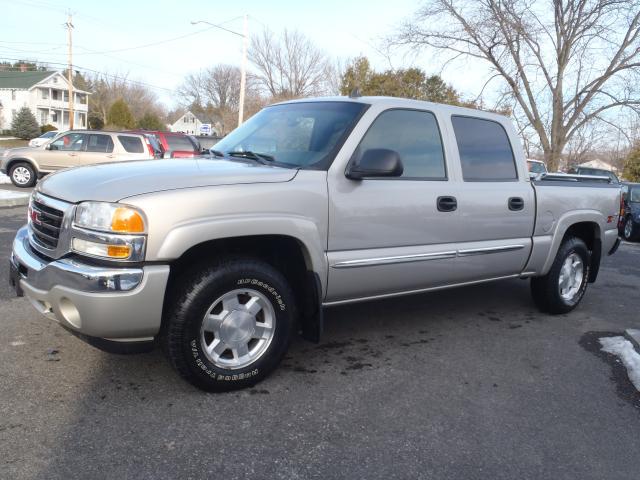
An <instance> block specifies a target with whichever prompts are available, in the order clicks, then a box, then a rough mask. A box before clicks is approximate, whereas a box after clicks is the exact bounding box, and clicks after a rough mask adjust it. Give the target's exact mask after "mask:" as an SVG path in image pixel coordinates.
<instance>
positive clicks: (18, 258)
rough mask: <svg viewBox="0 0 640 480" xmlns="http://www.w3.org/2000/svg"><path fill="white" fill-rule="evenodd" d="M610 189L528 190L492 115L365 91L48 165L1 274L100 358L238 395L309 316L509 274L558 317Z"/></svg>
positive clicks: (601, 238)
mask: <svg viewBox="0 0 640 480" xmlns="http://www.w3.org/2000/svg"><path fill="white" fill-rule="evenodd" d="M619 209H620V187H619V186H618V185H612V184H610V182H609V181H608V179H599V178H598V177H588V178H581V177H579V176H575V177H574V176H569V175H541V176H538V177H536V178H535V179H534V180H530V178H529V175H528V169H527V163H526V159H525V157H524V156H523V152H522V150H521V148H520V145H519V140H518V137H517V135H516V132H515V130H514V128H513V126H512V125H511V122H510V121H509V120H508V119H507V118H505V117H503V116H500V115H497V114H494V113H488V112H483V111H479V110H472V109H467V108H460V107H453V106H447V105H439V104H433V103H426V102H421V101H414V100H405V99H398V98H382V97H354V98H346V97H338V98H324V99H305V100H298V101H290V102H285V103H280V104H276V105H272V106H269V107H267V108H265V109H263V110H262V111H261V112H259V113H258V114H256V115H255V116H253V117H252V118H251V119H250V120H248V121H247V122H246V123H244V124H243V125H242V126H240V127H238V128H237V129H236V130H235V131H233V132H232V133H230V134H229V135H228V136H227V137H225V138H224V139H222V140H221V141H220V142H219V143H217V144H216V145H215V147H214V149H213V150H212V151H211V155H209V156H203V157H199V158H194V159H180V160H162V161H157V162H146V161H129V162H119V163H113V164H101V165H91V166H85V167H79V168H72V169H68V170H66V171H62V172H59V173H54V174H51V175H49V176H47V178H45V179H44V180H43V181H42V182H40V183H39V184H38V185H37V187H36V189H35V191H34V192H33V194H32V197H31V202H30V205H29V211H28V224H27V225H26V226H25V227H23V228H22V229H20V230H19V231H18V233H17V235H16V238H15V241H14V243H13V252H12V255H11V281H12V283H13V284H14V286H15V288H16V290H17V292H18V294H24V295H25V296H26V297H27V298H28V299H29V300H30V301H31V303H32V304H33V305H34V306H35V307H36V308H37V309H38V310H39V311H40V312H42V313H43V314H44V315H46V316H47V317H50V318H52V319H54V320H56V321H57V322H59V323H60V325H62V326H63V327H64V328H66V329H68V330H70V331H71V332H73V333H75V334H76V335H78V336H79V337H81V338H83V339H85V340H86V341H88V342H90V343H92V344H93V345H96V346H98V347H100V348H104V349H112V350H117V349H120V350H127V349H135V348H137V347H139V346H146V345H149V344H153V343H154V342H155V343H159V344H160V345H161V346H162V347H163V349H164V351H165V352H166V354H167V356H168V358H169V361H170V362H171V363H172V365H173V366H174V367H175V369H176V370H177V371H178V372H179V374H180V375H182V376H183V377H184V378H185V379H187V380H188V381H189V382H191V383H193V384H194V385H196V386H197V387H199V388H202V389H204V390H208V391H224V390H231V389H235V388H241V387H246V386H249V385H253V384H255V383H256V382H258V381H259V380H261V379H263V378H265V377H266V376H267V375H268V374H269V373H270V372H271V371H272V370H273V369H274V368H276V366H277V365H278V363H279V362H280V360H281V359H282V357H283V356H284V354H285V351H286V349H287V347H288V345H289V342H290V340H291V338H292V336H293V335H294V334H295V333H296V332H301V333H302V335H303V336H304V337H305V338H308V339H313V340H318V338H319V336H320V332H321V330H322V318H323V317H322V315H323V310H324V309H325V308H326V307H330V306H332V305H339V304H344V303H348V302H359V301H363V300H373V299H380V298H386V297H390V296H394V295H404V294H411V293H417V292H427V291H430V290H435V289H442V288H450V287H456V286H461V285H470V284H475V283H480V282H487V281H491V280H499V279H508V278H530V279H531V280H530V282H531V292H532V294H533V298H534V300H535V302H536V304H537V305H538V306H539V307H540V308H541V309H542V310H544V311H546V312H548V313H551V314H558V313H566V312H569V311H570V310H572V309H574V308H575V307H576V306H577V305H578V304H579V303H580V300H581V299H582V298H583V296H584V294H585V291H586V289H587V285H588V284H589V283H592V282H594V281H595V280H596V277H597V275H598V268H599V266H600V262H601V259H602V257H603V256H604V255H607V254H612V253H613V252H614V251H615V250H616V248H617V246H618V244H619V239H618V231H617V223H618V214H619Z"/></svg>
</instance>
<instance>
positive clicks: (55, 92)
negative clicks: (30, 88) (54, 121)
mask: <svg viewBox="0 0 640 480" xmlns="http://www.w3.org/2000/svg"><path fill="white" fill-rule="evenodd" d="M51 98H52V99H53V100H58V90H51Z"/></svg>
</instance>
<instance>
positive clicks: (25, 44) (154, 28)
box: [0, 0, 490, 107]
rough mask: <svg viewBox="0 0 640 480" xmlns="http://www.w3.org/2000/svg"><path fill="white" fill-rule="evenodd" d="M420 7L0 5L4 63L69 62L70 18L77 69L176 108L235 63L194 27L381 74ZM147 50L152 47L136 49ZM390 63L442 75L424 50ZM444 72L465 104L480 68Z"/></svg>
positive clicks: (236, 47) (186, 2)
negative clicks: (210, 73) (318, 54)
mask: <svg viewBox="0 0 640 480" xmlns="http://www.w3.org/2000/svg"><path fill="white" fill-rule="evenodd" d="M418 5H419V3H418V2H417V1H416V0H412V1H411V0H393V1H389V0H322V1H316V2H304V1H300V0H297V1H291V0H271V1H269V2H265V1H258V0H235V1H218V0H203V1H195V0H181V1H175V0H174V1H162V0H157V1H154V2H134V1H121V0H111V1H108V2H94V1H91V2H88V1H86V0H84V1H81V0H68V1H61V0H51V1H46V0H10V1H7V0H0V12H1V13H0V60H1V59H8V60H12V59H19V58H26V59H33V60H40V61H48V62H60V63H64V62H66V61H67V56H66V55H67V53H66V52H67V46H66V38H67V37H66V35H67V34H66V29H65V27H64V23H65V21H66V13H67V11H69V10H70V11H71V13H73V23H74V26H75V29H74V37H73V42H74V65H76V66H78V67H81V68H86V69H92V70H97V71H100V72H106V73H110V74H119V75H120V74H128V77H129V78H130V79H135V80H139V81H142V82H145V83H148V84H150V85H153V86H154V87H155V88H154V89H155V91H156V93H157V94H158V95H159V97H160V98H161V100H163V102H164V103H166V104H167V106H168V107H172V106H173V104H174V100H173V98H174V95H173V91H174V90H175V88H176V87H177V86H178V85H179V84H180V83H181V80H182V78H184V76H185V75H186V74H188V73H191V72H195V71H197V70H198V69H200V68H203V67H206V66H209V65H212V64H215V63H229V64H236V65H239V64H240V58H241V47H242V39H241V38H240V37H238V36H234V35H232V34H230V33H227V32H224V31H221V30H219V29H215V28H210V27H208V26H207V25H202V24H201V25H191V23H190V22H191V21H192V20H206V21H209V22H212V23H217V24H223V25H224V27H225V28H229V29H231V30H236V31H240V32H241V31H242V16H243V15H244V14H248V15H249V33H250V34H251V33H252V32H253V33H256V32H259V31H260V30H261V29H263V28H264V26H267V27H269V28H270V29H271V30H273V31H275V32H279V31H281V30H282V29H284V28H292V29H298V30H300V31H301V32H303V33H304V34H305V35H307V36H308V37H309V38H311V39H312V40H313V42H314V43H315V44H316V45H317V46H318V47H320V48H321V49H322V50H324V51H325V52H326V53H327V54H328V55H329V56H331V57H334V58H342V59H345V60H346V59H349V58H353V57H355V56H358V55H366V56H367V57H369V59H370V60H371V62H372V64H373V65H374V66H375V67H376V68H378V69H383V68H388V66H389V63H388V61H387V59H385V58H384V56H382V55H381V54H380V53H379V52H378V51H377V50H378V48H379V47H380V46H381V41H382V39H383V38H384V37H385V36H387V35H389V34H391V33H393V32H394V29H395V28H396V27H397V26H398V25H399V24H400V23H401V22H402V21H403V20H404V19H406V18H409V17H410V16H411V14H412V13H413V12H414V11H415V10H416V8H417V7H418ZM176 37H183V38H179V39H175V38H176ZM172 39H175V40H172ZM167 40H170V41H167ZM159 42H162V43H159ZM156 43H157V44H156ZM148 44H156V45H153V46H147V47H144V48H136V47H140V46H143V45H148ZM391 63H392V66H393V67H395V68H398V67H408V66H418V67H420V68H423V69H424V70H426V71H427V72H428V73H440V70H441V64H442V60H438V59H436V58H434V57H433V56H432V55H431V54H430V52H425V53H423V54H421V55H419V56H417V57H416V55H412V54H410V53H409V54H407V53H406V52H404V53H402V52H396V53H395V54H394V55H393V56H392V57H391ZM59 67H60V68H64V66H63V65H59ZM442 74H443V77H444V78H445V80H446V81H447V82H449V83H451V84H453V86H454V87H455V88H457V89H458V90H459V91H460V92H461V93H462V94H463V95H464V96H465V97H475V96H476V95H477V94H478V93H479V91H480V89H481V88H482V85H483V83H484V79H485V78H487V76H486V72H485V69H484V68H483V67H482V66H481V65H477V64H474V65H468V64H464V63H460V62H458V63H456V64H453V65H451V66H448V67H447V69H446V70H445V71H444V72H442ZM489 96H490V95H489Z"/></svg>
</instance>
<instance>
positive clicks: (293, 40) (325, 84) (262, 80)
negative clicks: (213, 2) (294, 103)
mask: <svg viewBox="0 0 640 480" xmlns="http://www.w3.org/2000/svg"><path fill="white" fill-rule="evenodd" d="M249 59H250V60H251V62H252V63H253V65H254V66H255V68H256V70H257V71H258V74H257V77H256V78H257V81H258V82H259V84H260V86H261V87H262V88H263V89H264V90H265V91H266V92H267V93H268V94H269V95H270V96H271V97H272V98H273V99H289V98H299V97H307V96H311V95H321V94H324V93H327V92H330V91H331V89H332V87H333V85H332V83H333V78H334V76H335V67H334V66H333V65H332V64H331V62H330V61H329V59H328V58H327V57H326V55H325V54H324V53H323V52H322V51H321V50H319V49H318V48H316V47H315V45H313V43H312V42H311V41H310V40H309V39H308V38H307V37H305V36H304V35H303V34H302V33H300V32H298V31H290V30H284V31H283V32H282V34H281V35H280V36H279V37H277V36H276V35H275V34H274V33H273V32H271V31H269V30H266V29H265V30H263V31H262V33H261V34H260V35H258V36H256V37H253V38H252V39H251V49H250V50H249Z"/></svg>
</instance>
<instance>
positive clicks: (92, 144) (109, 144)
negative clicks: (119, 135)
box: [87, 134, 113, 153]
mask: <svg viewBox="0 0 640 480" xmlns="http://www.w3.org/2000/svg"><path fill="white" fill-rule="evenodd" d="M87 152H103V153H111V152H113V140H111V136H109V135H95V134H92V135H89V142H88V143H87Z"/></svg>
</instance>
